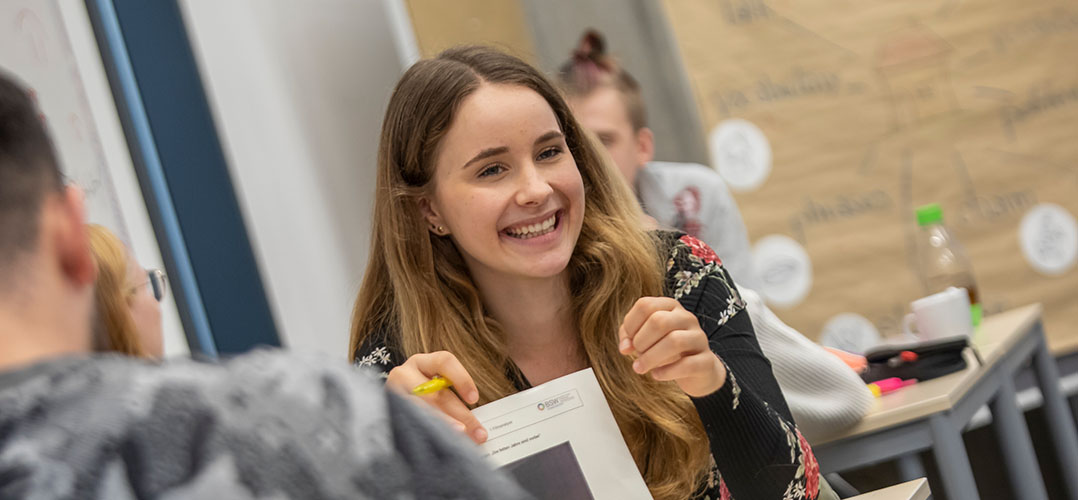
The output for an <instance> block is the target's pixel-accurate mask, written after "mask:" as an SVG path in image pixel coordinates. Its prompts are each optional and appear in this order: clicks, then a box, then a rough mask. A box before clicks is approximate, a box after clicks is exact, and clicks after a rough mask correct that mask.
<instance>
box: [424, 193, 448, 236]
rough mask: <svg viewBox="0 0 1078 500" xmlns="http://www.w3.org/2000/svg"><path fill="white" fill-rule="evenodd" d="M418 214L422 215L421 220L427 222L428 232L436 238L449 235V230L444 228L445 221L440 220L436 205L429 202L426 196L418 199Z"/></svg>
mask: <svg viewBox="0 0 1078 500" xmlns="http://www.w3.org/2000/svg"><path fill="white" fill-rule="evenodd" d="M419 212H420V213H422V214H423V218H424V219H426V220H427V224H428V226H429V227H428V229H429V230H430V232H432V233H434V234H436V235H438V236H446V235H448V234H449V228H447V227H445V220H443V219H442V216H441V215H440V211H439V210H438V207H437V205H436V204H435V203H434V202H433V201H431V199H430V198H428V197H426V196H422V197H420V198H419Z"/></svg>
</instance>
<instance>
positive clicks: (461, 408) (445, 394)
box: [421, 391, 487, 444]
mask: <svg viewBox="0 0 1078 500" xmlns="http://www.w3.org/2000/svg"><path fill="white" fill-rule="evenodd" d="M421 397H422V398H423V399H426V400H428V401H429V402H430V404H432V405H433V406H436V407H437V408H438V409H440V410H441V411H442V412H443V413H445V414H446V415H448V416H449V417H451V418H453V419H454V420H456V421H457V422H460V424H462V425H463V426H464V431H465V432H466V433H467V434H468V437H469V438H471V439H472V441H475V442H476V443H477V444H482V443H483V442H484V441H486V440H487V430H486V429H484V428H483V425H482V424H480V423H479V419H478V418H476V417H475V415H474V414H473V413H472V412H471V410H469V409H468V407H467V406H466V405H465V404H464V402H463V401H461V400H460V398H458V397H457V395H456V394H454V393H453V391H438V392H436V393H434V394H429V395H426V396H421Z"/></svg>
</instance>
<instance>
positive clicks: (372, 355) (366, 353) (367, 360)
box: [352, 326, 404, 378]
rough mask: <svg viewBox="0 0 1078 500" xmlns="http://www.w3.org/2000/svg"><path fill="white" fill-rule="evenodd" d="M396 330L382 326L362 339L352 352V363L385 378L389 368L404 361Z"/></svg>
mask: <svg viewBox="0 0 1078 500" xmlns="http://www.w3.org/2000/svg"><path fill="white" fill-rule="evenodd" d="M395 332H396V330H395V329H393V328H391V327H389V326H383V327H382V328H379V329H377V330H375V331H373V332H371V334H370V335H368V336H367V338H365V339H363V342H362V343H360V345H359V346H358V347H356V352H354V353H352V359H353V361H352V364H353V365H355V367H356V368H362V369H366V370H369V371H373V372H375V373H377V374H379V375H380V376H381V377H382V378H385V377H386V375H387V374H388V373H389V370H391V369H393V367H395V366H398V365H400V364H401V363H403V362H404V354H403V353H402V352H401V350H400V348H399V347H398V342H397V337H396V335H395Z"/></svg>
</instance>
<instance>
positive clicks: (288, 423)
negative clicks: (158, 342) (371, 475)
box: [0, 350, 394, 498]
mask: <svg viewBox="0 0 1078 500" xmlns="http://www.w3.org/2000/svg"><path fill="white" fill-rule="evenodd" d="M9 396H10V399H9ZM18 401H22V403H19V402H18ZM27 404H29V405H30V406H27ZM19 408H21V409H19ZM34 408H36V409H34ZM7 410H12V411H11V412H9V411H7ZM5 421H7V422H6V425H12V426H14V428H16V429H18V430H17V431H16V433H15V435H14V436H13V439H8V440H5V439H0V448H5V447H6V448H8V449H13V448H12V447H18V446H24V447H28V448H27V449H32V450H34V453H35V454H36V455H35V456H38V457H42V458H41V460H45V461H47V462H49V463H53V462H52V461H55V462H54V463H55V464H56V465H57V467H62V468H63V469H64V473H65V474H68V475H69V476H70V477H74V478H78V479H79V480H80V481H83V480H85V481H86V483H85V486H87V487H90V491H98V492H101V491H106V490H103V489H102V488H104V487H106V486H109V487H118V488H122V485H123V480H120V482H118V483H116V484H112V483H108V484H105V483H100V484H99V481H103V480H104V479H103V478H106V476H108V477H111V473H110V474H102V473H101V471H102V469H103V468H104V469H106V470H107V471H112V470H113V469H116V470H118V471H123V470H125V467H129V465H130V464H128V461H129V460H131V459H132V457H137V458H138V460H139V464H138V465H139V467H138V468H137V469H138V470H134V471H132V470H131V469H127V470H128V473H127V479H128V480H129V481H131V482H132V483H140V484H158V482H161V484H165V483H164V482H167V481H171V480H170V479H168V478H167V477H164V476H169V475H170V474H179V475H181V476H182V477H185V478H188V479H187V480H185V481H182V482H181V483H182V484H183V485H187V486H191V487H195V485H196V484H198V483H200V482H201V481H204V480H209V479H210V478H212V479H213V480H215V481H218V482H217V483H216V484H217V485H218V486H221V487H226V489H225V490H221V491H227V492H229V494H226V495H225V496H233V495H232V494H236V496H242V495H239V493H240V492H241V491H256V490H257V488H256V486H257V485H256V484H255V483H262V484H264V485H266V487H267V488H271V489H272V488H282V489H281V491H285V492H288V491H291V492H292V493H294V494H296V495H300V496H302V491H299V490H296V489H295V488H296V487H299V484H298V483H295V482H294V481H293V480H294V479H295V477H293V476H290V475H288V474H284V475H279V476H273V475H272V474H271V475H269V476H264V475H261V474H260V473H258V472H257V471H261V470H265V468H266V466H267V465H269V461H274V463H275V464H277V466H279V467H285V468H287V469H291V470H311V471H319V470H329V469H332V468H333V467H338V466H340V464H341V463H344V462H350V463H361V462H362V461H363V460H392V459H393V458H392V457H393V456H394V455H393V450H392V447H391V446H390V445H389V443H388V441H387V440H386V439H384V438H383V436H388V435H389V434H390V429H391V421H390V418H389V402H388V400H387V397H386V395H385V392H384V390H383V389H382V387H381V385H380V384H378V383H377V382H376V381H374V380H372V379H370V378H368V377H364V376H361V375H358V374H356V373H355V371H354V370H353V369H352V368H351V367H350V366H349V365H348V363H347V362H345V360H343V359H336V360H334V359H332V358H328V357H325V356H318V355H302V354H293V353H284V352H280V351H269V350H264V351H256V352H253V353H251V354H246V355H243V356H239V357H237V358H234V359H232V360H229V361H227V362H222V363H200V362H195V361H186V360H179V361H169V362H165V363H161V364H153V363H147V362H142V361H137V360H133V359H130V358H121V357H118V356H98V357H88V358H85V359H80V360H79V361H77V362H74V363H67V364H66V365H64V366H60V367H58V368H56V369H50V370H47V371H41V372H39V373H37V374H35V376H33V377H31V378H27V379H23V380H21V381H20V383H19V384H18V386H17V387H14V388H11V387H9V388H8V389H5V390H0V424H5ZM2 427H4V425H0V428H2ZM115 443H124V447H123V448H122V449H121V448H117V447H116V445H115ZM327 443H337V444H335V445H334V446H333V447H332V448H333V450H337V451H339V452H340V453H338V454H334V453H332V452H329V451H328V449H327V448H326V445H327ZM87 450H93V453H94V455H93V456H94V458H93V459H92V460H85V459H79V457H82V458H85V457H86V456H88V455H86V453H85V452H86V451H87ZM268 450H291V451H290V452H289V453H288V456H287V457H283V456H281V457H277V456H276V455H273V454H272V453H268ZM181 455H182V456H189V457H190V460H184V459H179V460H177V458H178V457H180V456H181ZM65 457H67V458H65ZM274 457H276V458H274ZM223 463H228V464H229V466H228V467H226V468H224V469H221V468H220V467H219V466H220V465H221V464H223ZM15 465H18V464H15ZM35 470H43V469H42V468H38V469H35ZM251 474H254V476H252V475H251ZM271 476H272V477H271ZM169 477H171V476H169ZM306 479H308V481H306V482H304V484H305V485H306V487H321V486H331V487H332V488H351V486H349V485H348V484H346V482H345V479H346V478H336V477H331V476H327V475H322V474H319V475H317V477H313V476H312V477H310V478H306ZM252 481H253V482H252ZM106 482H107V481H106ZM331 483H332V484H331ZM80 484H82V483H80ZM174 484H177V483H174ZM177 487H180V486H177ZM308 491H309V490H308ZM342 491H347V490H342ZM114 493H118V492H114ZM2 496H5V495H4V494H3V488H2V487H0V497H2ZM50 496H51V495H50ZM60 496H63V495H60ZM100 496H101V497H103V498H108V497H110V496H111V495H108V494H102V495H100ZM286 496H289V495H286Z"/></svg>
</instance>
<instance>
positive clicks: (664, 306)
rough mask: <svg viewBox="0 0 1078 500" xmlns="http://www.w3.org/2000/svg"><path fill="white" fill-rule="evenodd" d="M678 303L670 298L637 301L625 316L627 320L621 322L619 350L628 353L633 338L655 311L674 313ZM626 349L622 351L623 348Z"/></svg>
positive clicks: (651, 298) (650, 298) (644, 298)
mask: <svg viewBox="0 0 1078 500" xmlns="http://www.w3.org/2000/svg"><path fill="white" fill-rule="evenodd" d="M679 306H680V304H678V301H676V300H674V299H672V298H670V297H641V298H639V299H637V301H636V303H635V304H633V307H631V308H629V312H628V313H626V314H625V319H623V320H622V321H621V328H619V329H618V339H619V345H618V348H619V350H621V352H622V353H625V354H628V352H626V351H627V350H631V349H629V348H630V347H631V344H630V343H629V342H631V341H632V340H633V337H635V336H636V333H637V331H639V330H640V327H641V326H643V325H644V322H645V321H647V319H648V317H649V316H651V315H652V313H654V312H655V311H660V310H665V311H672V310H674V308H675V307H679ZM623 347H624V348H625V349H622V348H623Z"/></svg>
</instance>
